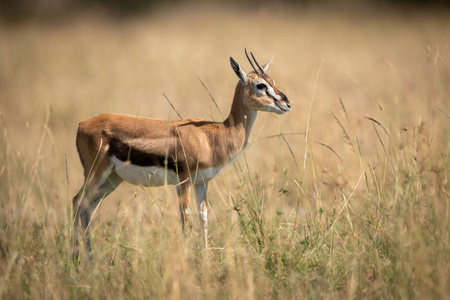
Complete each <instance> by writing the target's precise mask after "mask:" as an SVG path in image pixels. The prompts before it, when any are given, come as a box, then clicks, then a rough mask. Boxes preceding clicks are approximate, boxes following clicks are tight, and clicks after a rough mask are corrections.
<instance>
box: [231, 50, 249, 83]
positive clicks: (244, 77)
mask: <svg viewBox="0 0 450 300" xmlns="http://www.w3.org/2000/svg"><path fill="white" fill-rule="evenodd" d="M230 64H231V68H233V71H234V73H236V75H237V77H239V79H240V80H241V82H242V84H244V85H245V81H246V80H247V73H245V71H244V70H243V69H242V68H241V66H240V65H239V64H238V63H237V61H235V60H234V58H232V57H230Z"/></svg>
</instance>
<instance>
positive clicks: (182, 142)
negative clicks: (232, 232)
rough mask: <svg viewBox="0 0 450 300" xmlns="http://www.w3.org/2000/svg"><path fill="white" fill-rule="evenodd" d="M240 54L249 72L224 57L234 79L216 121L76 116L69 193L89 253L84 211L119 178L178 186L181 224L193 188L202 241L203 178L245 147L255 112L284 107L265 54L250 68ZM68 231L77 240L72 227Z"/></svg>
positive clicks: (204, 215) (204, 214) (211, 175)
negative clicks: (77, 167)
mask: <svg viewBox="0 0 450 300" xmlns="http://www.w3.org/2000/svg"><path fill="white" fill-rule="evenodd" d="M245 54H246V56H247V59H248V60H249V62H250V64H251V65H252V67H253V71H252V72H250V73H246V72H245V71H244V70H243V69H242V68H241V66H240V65H239V64H238V63H237V62H236V61H235V60H234V59H233V58H232V57H230V62H231V67H232V68H233V71H234V72H235V73H236V75H237V76H238V78H239V82H238V83H237V85H236V90H235V93H234V99H233V104H232V106H231V112H230V115H229V116H228V118H227V119H226V120H225V121H223V122H210V121H204V120H201V119H188V120H181V121H174V120H168V121H167V120H156V119H150V118H142V117H134V116H127V115H119V114H101V115H99V116H96V117H94V118H92V119H89V120H85V121H81V122H80V124H79V127H78V133H77V140H76V144H77V149H78V152H79V155H80V160H81V163H82V165H83V168H84V177H85V181H84V184H83V186H82V188H81V189H80V191H79V192H78V194H77V195H76V196H75V197H74V198H73V212H74V224H75V229H76V228H77V225H78V222H79V220H81V224H82V227H83V232H84V235H85V241H86V248H87V250H88V251H90V250H91V243H90V238H89V228H88V226H89V222H90V220H91V213H92V212H93V211H94V209H95V208H96V207H97V205H98V204H99V202H100V200H101V199H103V198H105V197H106V196H108V195H109V194H110V193H111V192H113V191H114V190H115V189H116V188H117V187H118V186H119V185H120V183H121V182H122V181H127V182H130V183H132V184H136V185H141V186H161V185H165V184H175V185H177V192H178V196H179V201H180V215H181V225H182V229H183V230H184V226H185V224H186V222H187V221H188V218H189V200H190V187H191V186H193V187H194V191H195V196H196V198H197V208H198V213H199V217H200V225H201V231H202V236H203V245H204V247H205V248H207V247H208V225H207V200H206V190H207V189H208V182H209V181H210V180H211V179H213V178H214V176H216V174H217V173H218V172H219V171H220V170H221V169H222V168H223V167H225V166H226V165H227V164H229V163H230V162H232V161H233V160H234V159H235V158H236V157H237V156H238V155H239V153H241V152H242V150H244V148H245V147H246V145H247V142H248V138H249V135H250V131H251V129H252V125H253V122H254V121H255V118H256V114H257V111H258V110H262V111H268V112H274V113H277V114H284V113H285V112H287V111H289V110H290V109H291V105H290V103H289V100H288V99H287V97H286V96H285V95H284V94H283V93H282V92H280V91H279V90H278V89H277V88H276V87H275V83H274V81H273V80H272V79H271V78H270V77H269V76H268V75H267V74H266V70H267V68H268V67H269V64H270V62H271V61H272V60H270V61H269V62H268V63H266V64H265V65H263V66H261V65H259V64H258V62H257V61H256V59H255V58H254V56H253V54H252V58H253V60H254V62H255V64H256V66H257V68H255V66H254V64H253V63H252V61H251V59H250V58H249V56H248V55H247V51H246V52H245ZM74 235H75V239H76V235H77V231H76V230H75V232H74Z"/></svg>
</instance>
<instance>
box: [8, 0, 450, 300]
mask: <svg viewBox="0 0 450 300" xmlns="http://www.w3.org/2000/svg"><path fill="white" fill-rule="evenodd" d="M449 40H450V1H448V0H436V1H427V0H415V1H414V0H413V1H402V0H381V1H375V0H373V1H371V0H366V1H356V0H340V1H339V0H336V1H312V0H310V1H308V0H306V1H276V2H275V1H263V0H261V1H256V0H255V1H237V0H230V1H226V2H222V1H187V2H186V1H158V0H153V1H151V0H126V1H125V0H110V1H107V0H89V1H88V0H82V1H76V0H0V220H1V223H0V258H1V259H0V276H3V275H1V274H5V275H4V277H2V280H0V295H1V292H2V291H8V293H7V294H5V295H7V296H8V295H9V297H14V296H17V295H16V294H15V293H16V291H17V290H21V289H22V292H23V293H24V297H25V298H30V297H29V290H30V289H31V290H33V286H34V288H35V290H36V291H42V286H46V287H47V288H46V290H47V291H50V292H49V293H51V291H52V290H54V291H56V292H55V294H46V295H42V297H40V298H41V299H42V298H51V297H52V296H49V295H53V297H55V298H70V297H72V298H95V296H93V297H92V296H91V295H92V294H91V292H92V290H93V289H95V288H96V287H95V285H92V286H89V285H90V284H91V282H101V283H102V284H101V285H100V288H97V289H100V291H97V294H95V293H94V295H98V298H105V297H106V296H105V295H110V288H111V286H114V287H116V286H119V288H121V287H123V286H125V287H127V288H124V289H121V290H120V293H123V294H120V293H118V294H117V295H118V297H119V298H120V297H121V296H123V295H128V296H130V295H132V294H128V293H130V291H135V290H136V287H140V288H141V289H140V291H141V292H142V294H141V295H143V296H142V298H146V299H148V298H152V297H149V295H148V294H146V293H147V291H148V283H151V282H155V283H154V286H153V288H152V289H151V290H152V291H153V292H155V293H156V295H158V293H160V296H161V298H167V297H165V296H166V295H167V294H168V292H167V290H170V287H172V286H173V287H174V288H173V289H172V291H173V293H174V294H173V298H180V297H179V295H181V296H185V295H184V294H185V292H186V291H188V292H190V294H189V293H188V294H189V295H190V296H191V297H190V298H198V295H200V294H199V293H200V292H199V291H201V292H202V291H206V292H205V294H201V295H202V296H204V297H206V298H208V295H210V297H209V298H217V297H215V296H217V295H216V294H214V293H218V294H220V293H221V291H222V290H221V289H216V287H221V288H223V290H226V291H227V292H228V293H229V295H230V298H236V297H242V295H243V294H242V293H241V292H243V293H247V292H248V293H249V295H250V296H255V295H256V296H255V298H264V296H266V297H267V298H269V296H268V295H272V296H273V297H276V295H278V296H279V297H280V298H283V295H284V296H285V298H295V299H299V297H298V295H299V294H301V293H302V291H301V289H302V287H309V288H310V291H312V294H311V295H312V297H310V298H329V297H330V294H329V291H332V292H336V294H331V295H332V296H331V298H333V296H336V297H334V298H339V297H345V298H349V299H351V298H352V295H353V294H352V293H354V292H355V291H357V289H359V290H358V293H359V294H356V295H360V296H361V297H359V298H365V296H366V297H367V296H369V297H374V298H391V297H394V298H414V295H417V298H421V297H420V295H423V297H428V296H429V295H430V294H429V290H430V287H432V289H433V290H434V294H432V295H435V296H434V298H437V299H439V298H443V297H445V295H448V286H449V285H448V282H449V277H448V274H449V265H448V261H449V258H448V255H449V253H450V252H449V251H448V247H449V243H448V232H449V231H448V226H449V225H448V224H450V223H449V222H448V216H449V213H448V212H449V206H448V186H449V181H448V175H449V160H448V157H449V149H448V147H449V136H450V135H449V132H450V126H449V120H450V117H449V116H450V109H449V107H450V105H449V104H450V63H449V60H450V50H449ZM244 48H247V49H248V50H250V51H252V52H253V53H254V54H255V56H256V58H257V59H258V61H259V62H260V63H261V64H262V63H265V62H266V61H268V60H269V59H270V58H271V57H272V56H274V60H273V64H272V65H271V66H270V68H269V70H268V74H269V75H270V76H271V77H272V78H273V79H274V80H275V81H276V83H277V87H278V88H279V89H280V90H281V91H283V92H284V93H285V94H286V95H287V96H288V98H289V100H290V101H291V103H292V110H291V111H290V112H289V113H287V114H284V115H275V114H269V113H264V112H260V113H259V114H258V118H257V120H256V122H255V125H254V127H253V132H252V135H251V137H250V143H251V144H250V146H249V149H247V151H246V152H245V155H244V156H242V157H241V159H239V160H237V162H236V163H235V164H233V165H232V166H229V167H227V168H226V169H224V170H223V172H221V173H220V174H219V175H218V176H217V177H216V178H215V179H214V180H213V181H212V182H211V184H210V186H209V199H210V203H211V207H210V209H211V210H210V211H211V214H210V216H211V217H210V221H209V230H210V241H211V245H212V246H213V247H217V249H219V251H216V252H214V255H216V254H217V257H215V258H214V259H215V260H216V261H215V262H214V259H213V260H212V261H211V264H212V266H213V268H212V270H221V271H220V272H216V273H217V274H219V275H218V277H217V278H215V281H214V280H213V281H214V282H215V284H216V285H209V282H211V280H209V279H208V277H203V275H204V273H203V268H202V267H199V266H202V265H201V263H197V262H198V261H200V262H201V261H203V260H202V259H201V257H202V254H203V253H201V252H200V250H198V251H197V252H195V251H194V252H192V251H186V252H183V251H182V250H180V251H179V252H177V249H186V247H183V245H182V247H177V245H178V243H183V241H185V240H186V241H191V244H189V245H191V247H190V249H199V246H198V245H199V244H200V243H198V244H197V243H196V242H197V239H196V238H195V237H192V238H188V239H184V240H183V239H181V238H179V237H181V233H180V222H179V215H178V203H177V199H176V196H175V192H174V189H173V187H171V188H155V189H145V190H144V189H141V188H139V187H136V186H131V185H129V184H124V185H122V186H121V187H120V188H119V189H118V190H117V191H116V192H115V193H113V194H112V195H111V196H109V197H108V199H107V201H105V202H104V203H102V205H101V208H100V209H99V212H98V213H97V214H96V217H95V219H94V222H95V224H96V225H95V226H96V231H95V233H94V240H95V242H94V245H99V246H97V247H96V246H94V256H95V255H96V256H97V257H100V261H101V262H100V264H101V268H97V269H96V270H97V271H96V272H91V271H92V270H90V269H87V270H85V271H86V272H85V273H83V272H80V273H79V272H76V271H74V268H78V266H77V265H75V266H73V265H71V264H66V262H68V261H71V258H70V253H71V252H70V251H71V244H70V232H71V224H70V222H71V221H70V220H71V219H70V210H71V197H72V196H73V195H74V194H75V193H76V192H77V191H78V189H79V188H80V186H81V184H82V182H83V175H82V173H83V171H82V168H81V164H80V162H79V158H78V154H77V151H76V147H75V138H76V131H77V126H78V122H79V121H81V120H84V119H88V118H91V117H93V116H95V115H98V114H100V113H105V112H111V113H122V114H131V115H139V116H147V117H152V118H160V119H176V118H178V116H177V114H176V113H175V112H174V110H173V109H172V107H171V104H170V103H169V101H170V102H171V103H172V104H173V105H174V106H175V107H176V109H177V111H178V112H179V114H180V115H181V116H182V117H183V118H197V117H201V118H204V119H206V120H215V121H221V120H223V119H224V118H226V117H227V115H228V113H229V110H230V107H231V102H232V98H233V94H234V89H235V86H236V84H237V82H238V79H237V77H236V75H235V74H234V72H233V71H232V69H231V67H230V63H229V57H230V56H233V57H234V58H235V59H236V60H237V61H238V62H239V63H240V64H241V66H242V67H243V68H244V70H246V71H250V69H251V67H250V65H249V64H248V62H247V60H246V58H245V54H244ZM211 98H213V99H214V101H213V100H212V99H211ZM168 100H169V101H168ZM352 197H353V198H352ZM350 198H352V199H351V200H352V203H350V205H347V204H348V203H349V202H348V201H349V199H350ZM130 199H131V201H129V200H130ZM133 199H137V200H138V201H133ZM249 199H250V200H249ZM252 199H253V200H252ZM353 199H355V200H354V201H353ZM251 201H254V203H256V204H255V207H256V209H253V207H250V204H251ZM246 203H247V204H246ZM249 203H250V204H249ZM261 203H262V204H261ZM245 205H248V206H249V208H248V209H246V206H245ZM261 205H262V206H261ZM262 207H263V208H262ZM191 208H192V211H194V209H193V208H194V205H193V204H192V207H191ZM259 208H261V214H262V215H263V216H265V219H264V218H263V217H261V218H255V217H254V216H253V215H252V213H253V212H254V211H256V210H257V209H259ZM239 209H241V210H239ZM336 212H339V213H338V215H337V216H336ZM343 212H345V213H346V215H345V217H344V214H342V215H341V213H343ZM245 213H247V214H248V215H249V217H248V220H249V221H248V223H249V224H250V223H252V222H254V220H263V222H266V223H265V224H267V231H265V232H263V235H265V236H266V237H267V239H266V241H265V242H264V243H265V244H264V243H262V244H261V243H260V242H259V244H257V243H256V242H255V241H256V240H258V241H259V240H260V239H259V237H258V239H256V238H255V239H253V238H249V239H247V240H246V235H245V228H246V226H247V225H246V223H245V222H244V221H245V220H244V219H245V217H242V216H243V215H244V216H245ZM193 215H194V217H193V220H194V222H193V223H194V228H196V226H198V223H197V221H196V220H197V218H196V217H195V214H193ZM118 220H120V222H119V221H118ZM243 220H244V221H243ZM104 221H105V222H104ZM347 221H348V222H347ZM97 225H98V226H97ZM239 226H241V227H239ZM272 229H273V230H272ZM294 233H295V234H294ZM95 235H96V236H95ZM37 237H40V238H37ZM427 239H428V241H429V242H424V241H427ZM180 241H181V242H180ZM445 241H446V242H445ZM155 244H156V245H163V246H161V247H160V248H158V247H153V245H155ZM149 245H150V246H149ZM264 245H266V246H264ZM322 245H324V246H322ZM258 247H260V248H258ZM129 249H138V251H135V252H129ZM139 249H145V251H141V250H139ZM280 249H283V251H282V250H280ZM293 249H295V251H293ZM101 250H103V252H101ZM222 250H223V252H222ZM254 250H255V251H254ZM95 251H97V252H95ZM133 251H134V250H133ZM152 251H154V252H152ZM214 251H215V250H214ZM333 251H334V252H333ZM17 253H19V254H20V255H17ZM129 253H132V256H129ZM142 253H144V254H148V255H147V256H146V255H141V254H142ZM190 253H194V254H192V256H190V255H191V254H190ZM240 253H243V254H242V255H240ZM277 253H278V254H277ZM116 254H117V256H121V257H125V258H124V259H123V262H124V263H123V264H121V263H118V264H117V265H116V267H114V266H113V263H114V260H115V259H116V258H115V257H116ZM153 254H154V255H153ZM260 254H261V255H260ZM222 255H225V256H222ZM227 255H229V257H231V258H229V259H228V260H227V259H226V257H227ZM233 255H236V256H235V257H236V259H235V258H233V257H234V256H233ZM277 255H278V256H277ZM263 256H264V257H263ZM55 257H56V258H57V259H55ZM127 257H136V261H133V260H131V259H129V258H127ZM155 257H157V258H158V257H159V258H161V260H160V261H158V259H155ZM174 257H178V258H179V257H182V258H183V259H173V258H174ZM186 257H187V258H186ZM274 257H275V258H276V259H278V260H274V259H275V258H274ZM277 257H278V258H277ZM185 258H186V259H185ZM65 259H66V260H65ZM128 260H129V261H131V263H130V264H128V262H127V261H128ZM143 261H144V262H145V263H144V264H143ZM224 261H225V263H224ZM16 262H17V263H16ZM125 262H126V263H125ZM154 262H155V263H154ZM49 265H51V267H48V266H49ZM63 265H64V266H63ZM131 265H133V266H135V269H134V270H135V272H134V273H133V274H135V275H133V276H135V280H134V281H133V284H135V285H134V286H132V285H131V283H130V284H129V285H127V284H126V283H125V284H123V285H114V284H110V282H109V281H107V280H105V278H109V275H103V273H102V272H109V271H110V270H113V271H114V270H120V271H118V272H117V274H116V276H112V278H116V279H117V280H118V282H127V278H128V277H127V276H128V275H127V274H129V270H131V267H129V266H131ZM121 266H122V267H123V270H122V269H121ZM153 266H154V269H153ZM161 266H163V267H162V271H161V269H160V268H161ZM248 266H250V267H248ZM281 266H284V267H285V269H282V268H281ZM141 267H142V268H141ZM33 268H36V269H33ZM164 268H166V270H172V273H173V274H172V273H171V272H168V274H169V275H165V274H167V273H164ZM208 268H209V266H208ZM214 268H215V269H214ZM228 269H229V270H231V271H227V270H228ZM249 269H251V270H253V271H252V272H254V273H252V272H250V273H249V272H248V271H249ZM30 270H31V271H30ZM33 270H34V271H33ZM54 270H60V271H55V272H53V271H54ZM61 270H63V271H61ZM64 270H68V271H67V274H65V275H64V274H63V275H61V274H60V273H58V272H64ZM145 270H147V271H148V270H150V271H149V274H148V275H147V276H144V277H142V276H141V275H142V274H141V273H140V272H141V271H142V272H143V271H145ZM191 270H194V271H195V272H197V273H195V272H194V273H192V272H191ZM233 270H236V272H235V273H232V272H233ZM273 270H275V271H273ZM277 270H278V271H277ZM354 270H356V271H354ZM153 271H154V272H153ZM272 271H273V273H272ZM222 272H223V274H231V275H228V277H226V276H225V275H224V277H221V275H220V274H222ZM227 272H228V273H227ZM230 272H231V273H230ZM100 273H102V274H100ZM180 273H182V274H184V276H181V277H180V276H179V274H180ZM15 274H19V275H15ZM30 274H33V275H30ZM42 274H44V275H45V276H44V275H42ZM55 274H56V275H55ZM68 274H69V275H68ZM80 274H81V275H80ZM90 274H91V275H90ZM161 274H162V275H161ZM261 274H263V275H264V276H263V275H261ZM286 274H287V275H286ZM436 274H438V275H436ZM85 275H86V276H88V277H86V278H90V279H88V280H86V281H87V284H86V285H83V282H82V280H83V278H84V276H85ZM89 276H91V277H89ZM158 276H161V278H162V279H161V278H160V277H158ZM214 276H215V275H214ZM4 278H6V279H8V278H9V279H11V281H7V280H3V279H4ZM14 278H15V280H14ZM80 278H81V279H80ZM142 278H145V279H144V280H142ZM155 278H157V279H158V278H159V279H161V280H159V281H158V280H156V281H154V279H155ZM186 278H187V279H186ZM202 278H205V279H204V280H205V282H206V283H207V284H199V283H198V282H199V279H200V283H201V280H202ZM336 278H339V279H338V280H336ZM269 281H270V282H273V287H274V289H273V290H274V292H273V294H271V293H270V292H265V291H264V289H261V288H260V287H262V286H267V285H266V283H267V282H269ZM299 281H301V282H302V284H303V285H302V284H299V283H298V282H299ZM10 282H12V284H9V283H10ZM79 282H81V283H79ZM161 282H162V283H161ZM173 282H175V283H173ZM29 283H33V284H29ZM191 283H193V284H191ZM177 284H178V287H179V288H178V289H177V288H176V287H177ZM253 284H254V285H255V287H256V288H254V289H251V288H249V287H252V288H253ZM358 284H359V285H360V287H358V286H357V285H358ZM30 286H31V288H30ZM161 286H165V287H168V288H167V290H162V289H161V288H160V287H161ZM236 286H238V287H240V289H239V288H238V289H236V288H234V287H236ZM286 286H287V287H288V288H287V289H285V292H286V294H283V293H280V294H277V290H278V288H280V289H284V288H285V287H286ZM57 287H59V290H58V289H57ZM68 287H69V288H68ZM75 287H76V288H75ZM208 287H209V290H208ZM399 287H400V288H399ZM70 288H72V289H74V290H75V292H73V293H72V294H70V293H71V290H70ZM77 289H78V290H77ZM138 290H139V289H138ZM208 291H209V292H208ZM411 291H412V292H411ZM177 292H178V293H179V294H177ZM253 292H255V293H254V294H252V293H253ZM316 292H317V293H316ZM347 292H348V293H347ZM68 293H69V295H68ZM77 293H78V294H77ZM413 293H415V294H413ZM36 294H37V295H39V293H36ZM54 295H59V297H58V296H54ZM70 295H71V296H70ZM119 295H121V296H119ZM177 295H178V297H177ZM233 295H234V296H233ZM392 295H393V296H392ZM250 296H249V297H248V298H249V299H251V298H252V297H250ZM431 297H433V296H431ZM5 298H8V297H5ZM133 298H139V297H133ZM356 298H358V297H356Z"/></svg>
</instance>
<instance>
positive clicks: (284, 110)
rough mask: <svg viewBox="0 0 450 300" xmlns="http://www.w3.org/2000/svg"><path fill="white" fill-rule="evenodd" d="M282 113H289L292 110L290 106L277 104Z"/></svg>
mask: <svg viewBox="0 0 450 300" xmlns="http://www.w3.org/2000/svg"><path fill="white" fill-rule="evenodd" d="M275 105H276V106H277V107H278V108H279V109H280V110H281V111H283V113H286V112H288V111H290V110H291V107H290V105H289V104H286V103H282V104H281V105H279V104H278V103H276V104H275Z"/></svg>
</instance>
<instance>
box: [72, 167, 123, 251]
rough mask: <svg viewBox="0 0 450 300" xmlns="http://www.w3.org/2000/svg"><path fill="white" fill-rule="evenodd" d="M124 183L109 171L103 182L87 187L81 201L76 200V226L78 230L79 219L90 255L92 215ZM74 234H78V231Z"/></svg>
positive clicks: (114, 173) (113, 172)
mask: <svg viewBox="0 0 450 300" xmlns="http://www.w3.org/2000/svg"><path fill="white" fill-rule="evenodd" d="M122 181H123V179H122V178H120V177H119V176H118V175H117V173H116V172H115V171H114V170H112V171H108V174H105V178H104V179H103V180H102V182H100V183H99V184H97V185H96V186H94V187H91V188H89V187H87V188H86V189H85V191H84V195H81V199H80V200H78V201H75V200H74V211H76V212H75V213H74V218H75V219H74V225H75V228H76V225H77V224H78V219H80V220H81V227H82V229H83V235H84V237H85V246H86V250H87V251H88V253H90V252H91V250H92V249H91V239H90V231H89V225H90V222H91V213H92V212H93V211H95V209H96V208H97V206H98V205H99V203H100V201H101V200H102V199H104V198H106V197H107V196H108V195H109V194H111V193H112V192H113V191H114V190H115V189H116V188H117V187H118V186H119V185H120V183H122ZM79 194H80V193H79ZM77 196H78V194H77ZM77 196H75V197H77ZM83 196H84V197H83ZM74 199H75V198H74ZM76 202H78V203H77V204H78V205H77V207H75V203H76ZM74 234H75V235H76V234H77V232H76V230H75V232H74Z"/></svg>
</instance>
